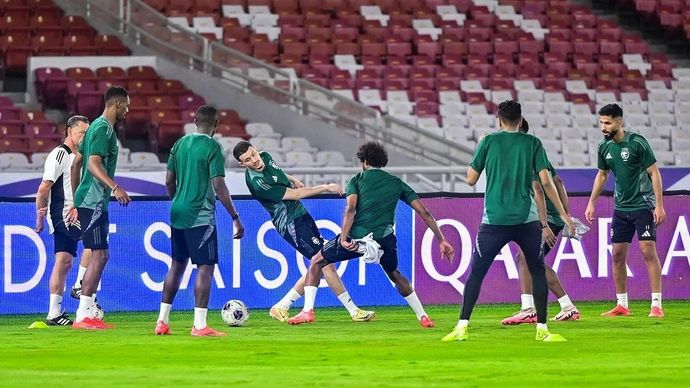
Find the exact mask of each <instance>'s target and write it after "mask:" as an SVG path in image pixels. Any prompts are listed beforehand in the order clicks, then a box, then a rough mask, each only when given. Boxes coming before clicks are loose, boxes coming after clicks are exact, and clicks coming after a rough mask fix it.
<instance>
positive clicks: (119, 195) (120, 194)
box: [113, 186, 132, 206]
mask: <svg viewBox="0 0 690 388" xmlns="http://www.w3.org/2000/svg"><path fill="white" fill-rule="evenodd" d="M113 195H114V196H115V199H117V202H118V203H119V204H120V205H122V206H127V205H129V203H130V202H132V199H131V198H129V194H127V192H126V191H125V190H124V189H123V188H122V187H120V186H118V187H116V188H115V191H113Z"/></svg>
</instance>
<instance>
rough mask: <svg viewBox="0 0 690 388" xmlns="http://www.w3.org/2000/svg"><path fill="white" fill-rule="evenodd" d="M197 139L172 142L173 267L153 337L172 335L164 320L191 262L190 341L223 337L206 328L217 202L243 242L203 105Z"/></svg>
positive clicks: (168, 181)
mask: <svg viewBox="0 0 690 388" xmlns="http://www.w3.org/2000/svg"><path fill="white" fill-rule="evenodd" d="M195 123H196V127H197V130H196V133H192V134H189V135H185V136H183V137H182V138H180V139H179V140H177V141H176V142H175V144H174V145H173V148H172V150H171V151H170V157H169V158H168V172H167V174H166V176H165V186H166V187H167V190H168V196H170V198H171V199H172V205H171V206H170V226H171V229H172V236H171V237H172V259H173V260H172V264H171V266H170V270H169V271H168V274H167V276H166V277H165V283H164V284H163V300H162V302H161V308H160V314H159V316H158V322H157V323H156V328H155V330H154V333H155V334H157V335H167V334H171V332H170V325H169V318H170V309H171V307H172V303H173V300H174V299H175V294H177V290H178V289H179V288H180V280H181V279H182V275H183V274H184V271H185V268H187V263H188V262H189V259H190V258H191V260H192V264H196V266H197V269H198V271H199V272H198V274H197V277H196V284H195V285H194V298H195V301H194V325H193V326H192V331H191V334H192V336H195V337H221V336H225V335H227V333H224V332H221V331H217V330H214V329H212V328H211V327H209V326H208V325H207V324H206V314H207V313H208V308H207V307H208V299H209V296H210V294H211V277H212V276H213V271H214V270H215V268H216V264H218V232H217V230H216V217H215V209H216V196H217V197H218V199H219V200H220V202H221V203H222V204H223V207H224V208H225V210H226V211H227V212H228V214H229V215H230V217H231V218H232V220H233V221H232V223H233V227H234V229H235V234H234V235H233V238H235V239H239V238H242V236H244V226H243V225H242V222H241V221H240V215H239V214H238V213H237V211H236V210H235V206H234V205H233V203H232V198H230V192H229V191H228V187H227V186H226V184H225V158H224V157H223V151H222V149H221V147H220V144H218V142H217V141H215V140H214V139H213V137H212V136H213V133H214V132H215V131H216V127H218V110H217V109H216V108H214V107H212V106H209V105H202V106H200V107H199V108H198V109H197V110H196V119H195Z"/></svg>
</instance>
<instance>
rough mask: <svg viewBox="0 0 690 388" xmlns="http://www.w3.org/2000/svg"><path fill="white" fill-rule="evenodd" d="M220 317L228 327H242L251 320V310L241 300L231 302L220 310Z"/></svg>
mask: <svg viewBox="0 0 690 388" xmlns="http://www.w3.org/2000/svg"><path fill="white" fill-rule="evenodd" d="M220 316H221V317H223V321H224V322H225V323H227V325H228V326H242V325H244V323H245V322H247V319H249V309H248V308H247V306H245V304H244V302H242V301H241V300H234V299H233V300H229V301H227V302H226V303H225V305H223V309H222V310H220Z"/></svg>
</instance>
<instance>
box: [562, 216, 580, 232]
mask: <svg viewBox="0 0 690 388" xmlns="http://www.w3.org/2000/svg"><path fill="white" fill-rule="evenodd" d="M561 219H562V220H563V222H565V227H566V228H568V231H569V232H570V233H568V236H574V235H575V232H576V231H577V230H576V229H577V228H575V223H574V222H573V220H572V219H571V218H570V217H562V216H561Z"/></svg>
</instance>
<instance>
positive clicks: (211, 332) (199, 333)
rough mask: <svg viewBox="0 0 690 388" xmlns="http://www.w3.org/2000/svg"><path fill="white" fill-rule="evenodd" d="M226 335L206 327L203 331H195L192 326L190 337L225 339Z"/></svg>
mask: <svg viewBox="0 0 690 388" xmlns="http://www.w3.org/2000/svg"><path fill="white" fill-rule="evenodd" d="M226 335H228V333H224V332H222V331H218V330H215V329H212V328H210V327H208V326H206V327H204V328H203V329H197V328H196V327H194V326H192V337H225V336H226Z"/></svg>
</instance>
